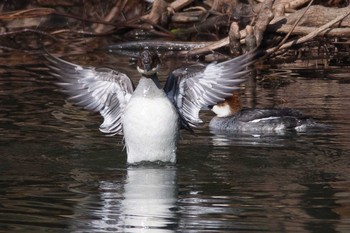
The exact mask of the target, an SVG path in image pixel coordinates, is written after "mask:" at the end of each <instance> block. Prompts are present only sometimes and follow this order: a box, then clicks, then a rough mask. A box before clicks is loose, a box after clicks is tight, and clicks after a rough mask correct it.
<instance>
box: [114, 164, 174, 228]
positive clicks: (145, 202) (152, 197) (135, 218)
mask: <svg viewBox="0 0 350 233" xmlns="http://www.w3.org/2000/svg"><path fill="white" fill-rule="evenodd" d="M175 179H176V170H175V168H170V167H166V168H147V167H145V168H142V167H129V168H128V177H127V179H126V183H125V184H124V195H123V197H124V198H123V200H122V202H121V219H120V220H121V222H120V223H121V228H123V232H159V233H161V232H167V233H170V232H174V231H173V230H171V229H169V228H170V226H171V225H174V222H173V221H172V220H174V218H175V216H174V215H175V213H174V212H173V209H174V207H175V203H176V197H177V189H176V180H175Z"/></svg>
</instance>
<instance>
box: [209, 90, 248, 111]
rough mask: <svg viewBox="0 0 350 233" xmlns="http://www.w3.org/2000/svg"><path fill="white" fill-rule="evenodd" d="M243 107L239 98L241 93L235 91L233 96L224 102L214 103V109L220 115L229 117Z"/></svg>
mask: <svg viewBox="0 0 350 233" xmlns="http://www.w3.org/2000/svg"><path fill="white" fill-rule="evenodd" d="M241 108H242V105H241V101H240V99H239V93H238V92H234V93H232V96H231V97H229V98H227V99H226V100H225V101H224V102H221V103H218V104H216V105H214V107H213V108H212V111H213V112H214V113H215V114H216V115H217V116H218V117H229V116H233V115H235V114H236V113H237V112H239V111H240V110H241Z"/></svg>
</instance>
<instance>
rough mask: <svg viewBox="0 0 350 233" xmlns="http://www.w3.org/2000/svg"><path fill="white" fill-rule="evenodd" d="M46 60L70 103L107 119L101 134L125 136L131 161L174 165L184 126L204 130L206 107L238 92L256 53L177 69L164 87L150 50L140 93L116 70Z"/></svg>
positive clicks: (141, 64)
mask: <svg viewBox="0 0 350 233" xmlns="http://www.w3.org/2000/svg"><path fill="white" fill-rule="evenodd" d="M44 56H45V58H46V59H47V61H48V64H47V66H48V67H49V69H50V73H51V74H52V75H54V76H55V77H57V78H58V79H59V80H60V81H59V83H58V85H59V86H60V87H61V88H63V91H64V92H66V93H67V94H68V95H69V96H70V97H69V101H71V102H73V103H75V104H76V105H78V106H80V107H83V108H85V109H87V110H90V111H94V112H99V113H100V114H101V116H102V117H103V118H104V121H103V123H102V124H101V126H100V131H101V132H103V133H106V134H108V135H116V134H120V135H124V142H125V147H126V151H127V162H128V163H137V162H141V161H152V162H154V161H162V162H172V163H174V162H176V150H177V142H178V139H179V130H180V128H187V129H190V128H191V127H197V126H199V125H200V124H201V123H202V122H203V121H202V120H201V119H200V118H199V111H200V110H201V109H202V108H204V107H208V106H209V105H214V104H217V103H218V102H221V101H223V100H224V99H225V98H226V97H229V96H230V95H231V93H232V91H234V90H237V89H239V84H240V83H242V82H243V81H245V76H246V75H247V74H248V73H249V70H247V66H248V65H249V64H251V63H252V59H253V57H254V54H253V53H248V54H245V55H241V56H239V57H236V58H233V59H231V60H227V61H225V62H221V63H216V62H214V63H211V64H209V65H207V66H205V65H192V66H188V67H183V68H180V69H176V70H174V71H173V72H172V73H170V74H169V76H168V78H167V81H166V83H165V86H164V88H162V87H161V85H160V82H159V79H158V77H157V71H158V69H159V66H160V61H159V57H158V55H157V54H156V53H155V52H153V51H150V50H145V51H143V52H142V53H140V56H139V58H138V60H137V70H138V72H139V73H140V75H141V78H140V80H139V83H138V85H137V87H136V89H134V85H133V83H132V82H131V80H130V78H129V77H128V76H127V75H126V74H124V73H121V72H119V71H117V70H113V69H109V68H93V67H83V66H80V65H77V64H73V63H70V62H67V61H65V60H62V59H60V58H58V57H55V56H53V55H51V54H49V53H45V54H44Z"/></svg>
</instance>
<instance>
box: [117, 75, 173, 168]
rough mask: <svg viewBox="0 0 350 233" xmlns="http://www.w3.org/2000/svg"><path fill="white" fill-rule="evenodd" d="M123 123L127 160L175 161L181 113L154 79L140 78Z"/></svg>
mask: <svg viewBox="0 0 350 233" xmlns="http://www.w3.org/2000/svg"><path fill="white" fill-rule="evenodd" d="M149 81H151V82H152V83H150V82H149ZM122 124H123V132H124V139H125V145H126V149H127V154H128V163H135V162H140V161H158V160H159V161H163V162H175V161H176V147H177V141H178V136H179V118H178V114H177V111H176V109H175V107H174V106H173V104H172V103H171V102H170V101H169V99H168V98H167V96H166V94H165V93H164V91H163V90H162V89H159V88H158V87H156V86H155V84H154V83H153V81H152V80H142V79H141V80H140V83H139V86H138V87H137V89H136V90H135V92H134V94H133V96H132V97H131V99H130V101H129V103H128V105H127V107H126V109H125V112H124V115H123V119H122Z"/></svg>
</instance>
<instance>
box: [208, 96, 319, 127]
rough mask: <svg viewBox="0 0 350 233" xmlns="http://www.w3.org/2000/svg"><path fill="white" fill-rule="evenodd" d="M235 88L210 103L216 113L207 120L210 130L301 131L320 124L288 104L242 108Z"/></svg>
mask: <svg viewBox="0 0 350 233" xmlns="http://www.w3.org/2000/svg"><path fill="white" fill-rule="evenodd" d="M241 108H242V107H241V103H240V100H239V96H238V94H237V92H234V93H233V94H232V96H230V97H229V98H227V99H225V101H223V102H220V103H218V104H216V105H214V106H213V107H212V111H213V112H214V113H215V114H216V116H215V117H213V118H212V119H211V121H210V123H209V128H210V129H211V131H212V132H214V133H215V132H220V133H222V132H229V133H242V134H264V133H266V134H271V133H277V134H283V133H285V132H287V131H289V130H294V131H296V132H303V131H305V130H306V129H308V128H314V127H318V126H321V125H320V124H318V123H316V121H315V120H313V119H312V118H310V117H307V116H304V115H303V114H302V113H300V112H299V111H297V110H294V109H291V108H263V109H258V108H255V109H241Z"/></svg>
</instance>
